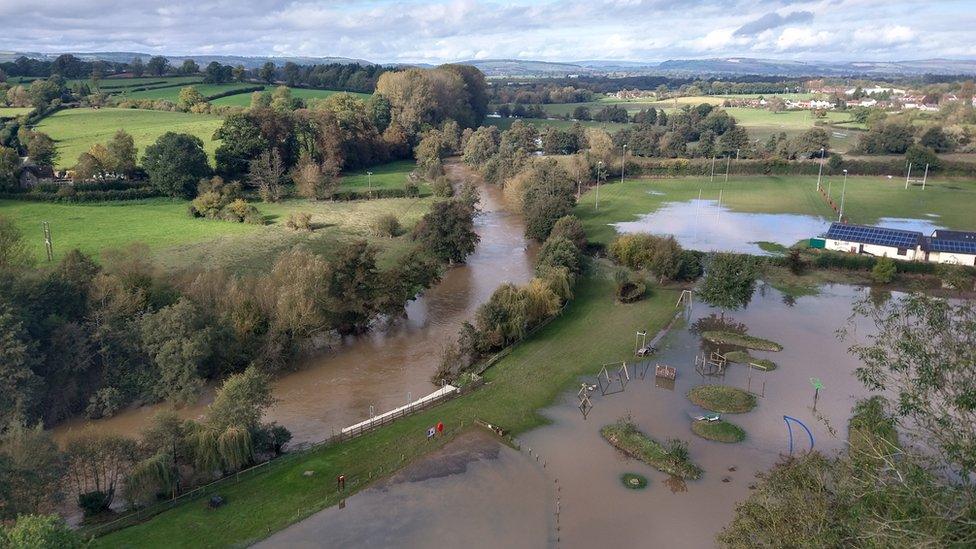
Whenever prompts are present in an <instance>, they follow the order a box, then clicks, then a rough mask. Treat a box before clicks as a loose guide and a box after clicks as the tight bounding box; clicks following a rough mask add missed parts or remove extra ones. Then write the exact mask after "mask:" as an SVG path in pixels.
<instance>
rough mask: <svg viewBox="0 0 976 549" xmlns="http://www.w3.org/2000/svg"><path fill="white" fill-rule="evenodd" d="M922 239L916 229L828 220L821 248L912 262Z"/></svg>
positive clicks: (921, 235) (923, 236)
mask: <svg viewBox="0 0 976 549" xmlns="http://www.w3.org/2000/svg"><path fill="white" fill-rule="evenodd" d="M923 238H925V235H923V234H922V233H920V232H917V231H903V230H901V229H886V228H884V227H869V226H866V225H852V224H850V223H831V225H830V229H828V230H827V234H826V235H825V236H824V248H826V249H828V250H834V251H838V252H849V253H852V254H867V255H874V256H878V257H883V256H888V257H891V258H894V259H906V260H909V261H912V260H915V259H916V258H917V254H918V253H919V247H920V242H921V241H922V239H923Z"/></svg>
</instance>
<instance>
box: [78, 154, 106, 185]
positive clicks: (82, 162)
mask: <svg viewBox="0 0 976 549" xmlns="http://www.w3.org/2000/svg"><path fill="white" fill-rule="evenodd" d="M105 169H106V168H105V166H103V165H102V162H101V161H100V160H99V159H98V157H96V156H95V155H93V154H92V153H91V151H89V152H83V153H81V154H79V155H78V162H76V163H75V165H74V167H73V168H72V171H73V172H74V175H72V179H74V180H75V181H87V180H89V179H94V178H95V177H96V176H98V175H101V174H102V173H104V172H105Z"/></svg>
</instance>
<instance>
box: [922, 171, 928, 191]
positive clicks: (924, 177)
mask: <svg viewBox="0 0 976 549" xmlns="http://www.w3.org/2000/svg"><path fill="white" fill-rule="evenodd" d="M928 178H929V165H928V164H926V165H925V174H924V175H922V190H923V191H924V190H925V182H926V181H927V180H928Z"/></svg>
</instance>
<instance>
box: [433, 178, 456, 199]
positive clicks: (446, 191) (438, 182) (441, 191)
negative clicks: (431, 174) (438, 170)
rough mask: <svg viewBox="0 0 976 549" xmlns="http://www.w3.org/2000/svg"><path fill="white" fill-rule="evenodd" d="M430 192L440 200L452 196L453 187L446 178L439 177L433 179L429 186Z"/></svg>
mask: <svg viewBox="0 0 976 549" xmlns="http://www.w3.org/2000/svg"><path fill="white" fill-rule="evenodd" d="M430 188H431V191H432V192H433V193H434V196H438V197H441V198H450V197H452V196H454V186H453V185H451V180H450V179H448V178H447V177H444V176H441V177H437V178H435V179H434V182H433V183H431V184H430Z"/></svg>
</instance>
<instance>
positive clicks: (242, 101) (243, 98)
mask: <svg viewBox="0 0 976 549" xmlns="http://www.w3.org/2000/svg"><path fill="white" fill-rule="evenodd" d="M265 89H266V90H273V89H274V88H273V87H272V86H268V87H267V88H265ZM337 93H343V92H340V91H336V90H313V89H308V88H291V95H292V97H298V98H300V99H303V100H305V101H306V102H309V101H314V100H316V99H325V98H326V97H329V96H332V95H335V94H337ZM345 93H351V94H352V95H355V96H356V97H359V98H362V99H368V98H369V94H368V93H356V92H345ZM251 95H252V94H250V93H238V94H235V95H228V96H226V97H219V98H217V99H214V100H213V101H211V102H210V104H211V105H214V106H218V107H228V106H229V107H247V106H250V105H251Z"/></svg>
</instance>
